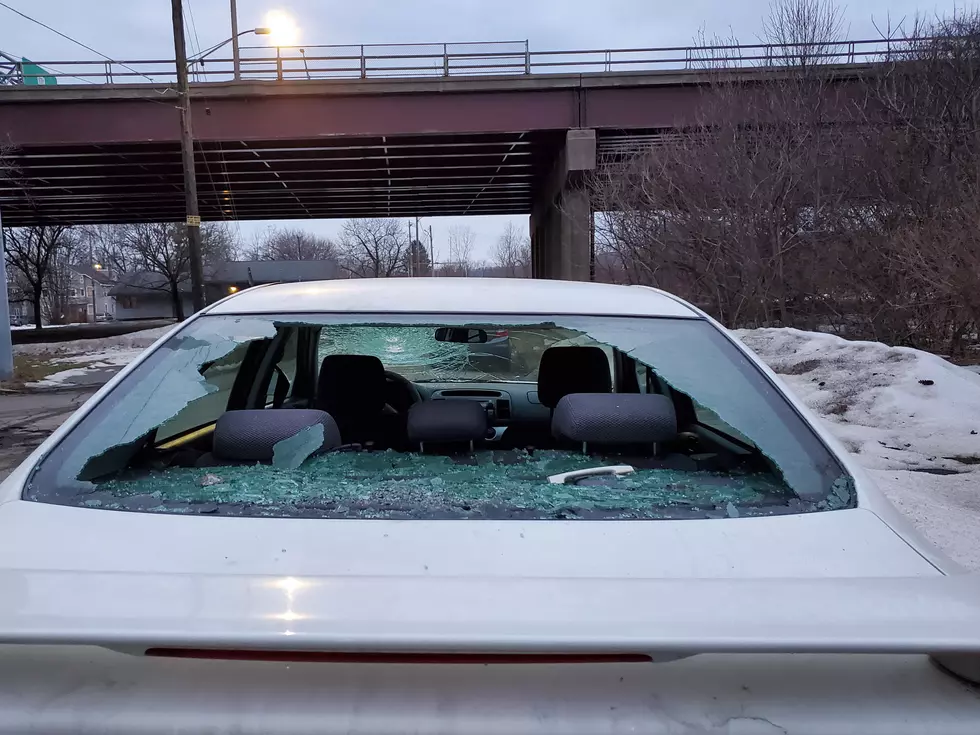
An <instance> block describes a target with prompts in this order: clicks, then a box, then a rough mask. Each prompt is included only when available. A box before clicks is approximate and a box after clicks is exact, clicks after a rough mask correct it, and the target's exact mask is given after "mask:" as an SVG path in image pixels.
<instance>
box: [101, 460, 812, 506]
mask: <svg viewBox="0 0 980 735" xmlns="http://www.w3.org/2000/svg"><path fill="white" fill-rule="evenodd" d="M595 462H596V458H595V457H594V456H592V457H590V456H586V455H582V454H579V453H574V452H562V451H557V450H549V451H539V452H535V453H533V454H531V453H528V452H526V451H519V450H513V451H505V452H503V451H498V452H493V451H477V452H474V453H472V454H467V455H462V456H457V457H447V456H440V455H425V454H419V453H400V452H394V451H384V452H338V453H330V454H324V455H320V456H317V457H314V458H313V459H310V460H309V461H307V462H305V463H304V464H303V465H302V466H301V467H298V468H293V467H289V468H286V467H282V468H277V467H275V466H274V465H273V466H272V467H269V466H267V465H254V466H239V467H222V468H214V469H212V470H210V471H209V473H208V474H205V473H204V472H203V471H202V470H200V469H194V468H183V469H169V470H165V471H163V472H159V473H153V474H152V475H150V476H145V477H134V478H128V479H125V480H113V481H111V482H107V483H103V484H102V485H100V487H99V491H98V492H97V493H94V494H92V495H90V496H88V497H87V498H86V500H85V504H86V505H88V506H90V507H102V508H111V509H117V510H136V509H139V510H157V511H160V512H173V511H179V512H187V513H200V512H202V509H203V512H207V513H212V512H218V513H221V514H222V515H251V516H283V515H286V516H297V515H298V516H312V517H324V518H362V519H371V518H383V519H470V520H480V519H498V520H501V519H523V520H535V519H536V520H544V519H549V520H556V519H557V520H589V519H591V520H596V519H603V520H645V519H658V518H691V517H700V518H704V517H718V518H722V517H725V516H726V515H728V516H729V517H738V515H739V513H738V512H735V513H733V512H732V509H733V508H734V507H735V506H737V507H739V508H740V509H741V513H742V514H743V515H748V516H751V515H762V514H771V513H773V512H778V511H779V510H780V509H782V511H783V512H790V511H791V510H793V511H794V512H799V511H800V510H815V509H816V508H815V507H810V508H806V507H803V506H800V505H799V504H797V503H795V497H794V496H793V494H792V493H791V492H789V491H788V489H787V488H786V486H785V485H783V484H782V483H781V482H779V481H778V480H777V479H774V478H773V477H772V476H771V475H769V474H767V473H745V474H732V473H720V472H680V471H676V470H663V469H655V470H644V469H639V470H637V471H636V472H635V473H634V474H631V475H628V476H623V477H616V478H602V479H601V480H595V481H593V482H592V483H579V484H574V485H561V484H558V485H556V484H551V483H549V482H548V476H549V475H553V474H557V473H561V472H571V471H574V470H577V469H585V468H587V467H590V466H592V465H594V464H595ZM212 476H213V477H214V478H216V479H210V478H211V477H212ZM205 478H208V481H206V482H205V481H204V480H205ZM218 480H220V482H219V481H218ZM134 502H135V503H136V506H138V507H133V503H134Z"/></svg>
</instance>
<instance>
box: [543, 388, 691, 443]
mask: <svg viewBox="0 0 980 735" xmlns="http://www.w3.org/2000/svg"><path fill="white" fill-rule="evenodd" d="M551 432H552V433H553V434H554V435H555V436H556V437H558V438H559V439H569V440H571V441H575V442H583V443H586V444H656V443H657V442H663V441H668V440H670V439H673V438H674V437H676V436H677V414H676V413H674V404H673V403H671V400H670V399H669V398H667V396H662V395H659V394H652V393H651V394H644V393H573V394H571V395H567V396H565V397H564V398H562V399H561V400H560V401H559V402H558V406H557V407H556V408H555V415H554V418H553V419H552V420H551Z"/></svg>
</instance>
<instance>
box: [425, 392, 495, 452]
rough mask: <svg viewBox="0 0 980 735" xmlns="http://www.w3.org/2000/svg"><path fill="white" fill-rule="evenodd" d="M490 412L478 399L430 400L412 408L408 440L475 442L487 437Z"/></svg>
mask: <svg viewBox="0 0 980 735" xmlns="http://www.w3.org/2000/svg"><path fill="white" fill-rule="evenodd" d="M488 426H489V424H488V421H487V411H486V409H485V408H484V407H483V406H482V405H480V404H479V403H478V402H476V401H426V402H424V403H416V404H415V405H414V406H412V407H411V408H410V409H409V410H408V440H409V441H410V442H412V443H422V442H438V443H443V442H472V441H478V440H480V439H486V437H487V428H488Z"/></svg>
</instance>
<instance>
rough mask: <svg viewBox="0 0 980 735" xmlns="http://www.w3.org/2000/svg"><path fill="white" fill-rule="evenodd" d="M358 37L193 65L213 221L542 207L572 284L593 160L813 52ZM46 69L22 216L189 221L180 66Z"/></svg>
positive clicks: (861, 49) (851, 71)
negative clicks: (385, 43) (718, 82)
mask: <svg viewBox="0 0 980 735" xmlns="http://www.w3.org/2000/svg"><path fill="white" fill-rule="evenodd" d="M341 50H342V51H343V53H341V52H340V51H338V47H310V46H308V47H304V48H302V49H277V50H276V53H275V56H271V55H270V51H269V50H268V49H251V50H249V49H244V50H243V52H244V58H243V61H242V64H241V67H240V68H238V69H234V68H232V67H231V60H216V61H211V60H206V61H205V63H204V64H203V65H201V64H199V63H198V64H195V65H194V66H193V70H194V78H195V79H196V80H197V81H196V82H195V83H194V84H192V87H191V94H192V104H193V109H194V137H195V141H196V147H197V150H196V171H197V180H198V190H199V200H200V209H201V214H202V217H203V218H204V219H205V220H222V219H224V220H247V219H294V218H297V219H299V218H349V217H375V216H377V217H409V216H442V215H478V214H480V215H486V214H527V215H530V229H531V235H532V246H533V247H532V251H533V262H534V266H533V272H534V274H535V275H536V276H539V277H552V278H568V279H584V278H588V270H589V260H590V257H589V254H590V232H591V214H592V212H591V206H590V202H589V197H588V195H587V193H586V192H585V191H584V189H583V188H582V186H581V183H582V180H583V178H584V176H585V175H586V174H587V173H588V172H589V171H592V170H594V169H595V168H596V167H597V166H599V165H601V164H602V162H603V161H604V160H609V159H612V158H616V157H618V156H622V155H624V154H627V153H629V152H633V151H637V150H641V149H643V148H645V147H647V146H650V145H655V144H657V143H658V142H662V141H663V140H665V139H667V138H669V136H670V135H671V134H673V132H674V131H675V130H677V129H678V128H683V127H684V126H686V125H689V124H691V123H693V122H694V121H695V119H696V116H697V112H698V108H699V105H700V102H701V99H702V95H703V88H704V85H705V84H706V83H707V82H709V81H710V80H711V79H714V78H716V76H715V75H717V74H718V73H724V74H725V75H726V76H727V77H728V78H730V79H739V80H744V81H746V82H749V83H751V82H753V81H759V80H761V79H765V78H766V77H767V76H771V75H773V74H776V73H780V70H781V68H784V64H785V61H786V59H787V58H788V57H789V58H791V57H792V56H793V54H796V53H800V52H801V50H803V51H805V49H800V48H798V47H795V46H771V45H758V46H717V47H691V48H669V49H626V50H598V51H571V52H534V51H531V50H530V49H529V48H528V47H527V45H526V44H523V46H522V45H521V44H501V45H491V46H489V47H488V46H487V45H486V44H483V45H481V46H480V48H479V49H472V48H468V47H465V46H464V47H455V46H453V47H451V46H450V45H448V44H446V45H438V46H437V47H432V48H424V49H422V50H421V51H420V50H419V48H418V47H412V48H410V49H404V48H401V47H381V48H379V47H367V46H365V47H354V48H352V49H351V48H347V47H344V48H343V49H341ZM890 53H891V48H890V45H889V42H887V41H845V42H841V43H840V44H835V45H832V46H829V47H826V48H825V49H822V50H821V52H820V56H821V57H822V58H820V59H819V60H820V61H822V62H824V63H826V64H827V68H828V69H829V70H832V71H833V73H834V75H835V78H836V79H838V80H839V81H841V82H842V83H843V86H846V82H847V80H848V79H852V78H854V77H856V76H858V75H861V74H863V73H866V71H867V70H868V68H869V65H873V64H874V63H876V62H880V61H883V60H885V59H886V58H887V56H888V55H889V54H890ZM263 54H265V55H263ZM34 70H39V71H34ZM17 73H18V70H17V69H16V68H14V69H13V70H12V71H10V72H9V75H16V74H17ZM32 73H33V74H44V75H45V80H46V82H47V83H46V84H44V85H39V84H37V85H31V84H21V85H9V86H0V129H2V131H3V134H4V136H6V141H4V142H5V143H8V144H9V145H10V146H11V148H10V150H9V152H8V153H7V156H6V157H7V158H8V159H9V162H10V163H11V164H12V168H13V171H12V174H11V176H10V178H8V180H6V181H0V210H2V212H3V220H4V224H5V225H8V226H24V225H30V224H35V223H38V222H54V221H59V222H69V223H72V224H87V223H122V222H134V221H177V220H181V219H183V218H184V213H185V212H184V198H183V197H184V194H183V178H182V170H181V162H180V147H179V130H180V128H179V114H178V110H177V108H176V107H175V104H176V103H175V100H176V94H175V90H174V86H173V79H174V76H175V73H174V62H173V61H172V60H171V61H121V62H98V63H94V62H91V61H88V62H77V61H62V62H58V61H55V62H37V64H32V65H31V70H27V69H20V70H19V74H20V78H21V79H22V80H29V78H30V75H31V74H32ZM52 79H53V80H55V81H56V82H57V84H55V85H52V84H51V80H52Z"/></svg>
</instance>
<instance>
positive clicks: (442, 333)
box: [436, 327, 489, 345]
mask: <svg viewBox="0 0 980 735" xmlns="http://www.w3.org/2000/svg"><path fill="white" fill-rule="evenodd" d="M488 339H489V337H488V336H487V333H486V331H485V330H483V329H466V328H465V327H439V328H438V329H437V330H436V342H455V343H457V344H468V345H476V344H483V343H484V342H486V341H487V340H488Z"/></svg>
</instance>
